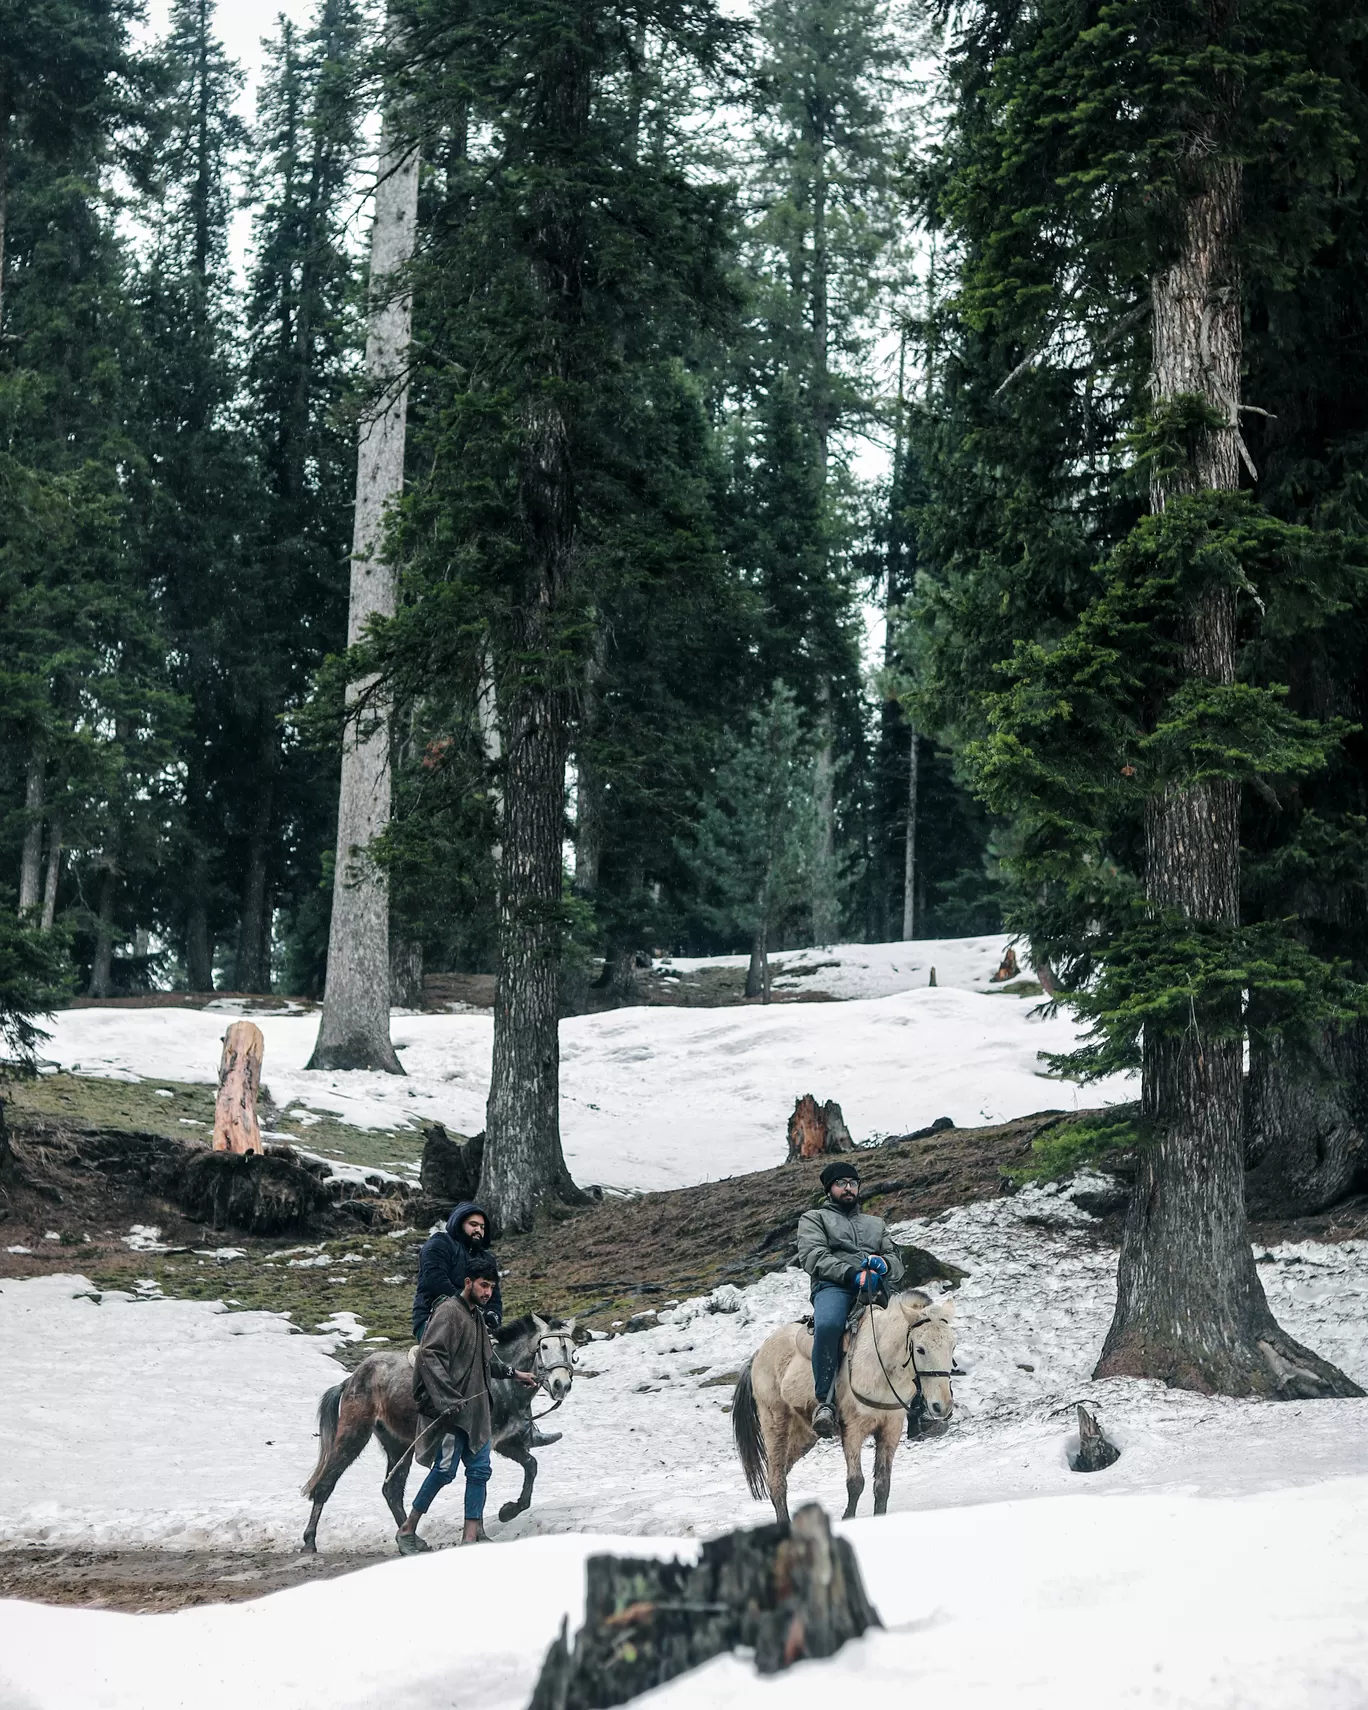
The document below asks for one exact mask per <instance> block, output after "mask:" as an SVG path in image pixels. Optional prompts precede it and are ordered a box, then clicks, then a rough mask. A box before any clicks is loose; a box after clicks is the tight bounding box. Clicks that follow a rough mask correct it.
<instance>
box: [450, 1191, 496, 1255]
mask: <svg viewBox="0 0 1368 1710" xmlns="http://www.w3.org/2000/svg"><path fill="white" fill-rule="evenodd" d="M472 1211H478V1212H479V1214H480V1216H481V1217H483V1218H484V1220H485V1238H484V1240H483V1241H480V1242H477V1243H476V1245H477V1246H478V1247H480V1248H481V1249H483V1248H485V1247H487V1246H488V1245H489V1213H488V1212H487V1211H486V1210H485V1208H484V1207H483V1206H482V1205H477V1204H476V1202H475V1201H474V1200H473V1199H463V1200H462V1201H461V1203H460V1204H459V1205H458V1206H456V1207H454V1209H453V1210H452V1213H451V1216H450V1217H448V1218H447V1234H448V1235H450V1237H451V1238H452V1240H453V1241H460V1242H461V1244H462V1245H463V1246H464V1245H467V1243H466V1240H465V1237H464V1236H463V1235H462V1233H461V1224H462V1223H463V1222H464V1221H465V1219H466V1218H467V1217H469V1216H470V1214H471V1212H472Z"/></svg>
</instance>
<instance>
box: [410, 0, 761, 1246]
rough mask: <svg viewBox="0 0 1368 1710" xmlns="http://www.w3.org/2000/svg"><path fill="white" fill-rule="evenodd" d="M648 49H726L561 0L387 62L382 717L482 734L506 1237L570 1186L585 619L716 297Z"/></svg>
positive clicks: (473, 15)
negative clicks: (395, 358)
mask: <svg viewBox="0 0 1368 1710" xmlns="http://www.w3.org/2000/svg"><path fill="white" fill-rule="evenodd" d="M642 32H644V34H645V36H646V37H647V38H648V39H651V40H654V42H655V43H656V46H657V50H658V52H659V55H660V58H661V59H662V60H664V61H668V60H670V59H671V58H674V59H676V60H678V59H680V58H681V57H682V58H687V59H691V60H693V61H695V62H697V61H698V60H700V59H702V60H706V59H707V58H709V57H710V56H711V55H712V54H713V52H714V50H715V46H716V42H717V40H718V38H719V36H720V34H721V33H722V32H721V31H720V29H719V26H718V24H717V21H716V19H715V17H714V15H713V13H712V11H711V8H710V6H708V5H706V4H699V5H694V4H692V3H685V4H678V5H677V4H675V3H674V0H667V3H663V4H660V5H652V6H648V7H647V8H646V9H645V10H644V11H643V10H642V9H641V8H633V9H631V10H630V11H624V10H620V9H617V8H616V7H615V6H614V5H611V4H583V3H581V0H566V3H564V4H556V5H552V6H551V7H550V8H543V9H542V10H541V11H540V12H537V13H535V14H521V13H520V14H516V15H514V16H512V17H510V16H509V15H507V14H500V16H499V22H498V27H497V28H495V27H494V25H493V20H492V19H491V18H488V17H486V16H485V15H484V14H483V13H482V12H481V11H480V9H479V7H476V8H474V9H473V10H472V11H470V12H469V13H468V14H466V15H464V16H463V17H462V18H460V19H456V20H453V18H452V17H451V15H450V13H449V11H448V9H446V8H440V7H433V8H431V9H430V10H428V9H420V10H419V12H418V15H417V16H416V17H415V18H414V20H413V21H412V24H411V26H410V34H409V38H408V40H409V46H408V48H407V50H406V52H407V54H408V56H409V57H408V63H409V65H410V66H411V67H412V71H411V74H410V75H411V79H412V98H413V100H414V103H415V107H416V109H417V110H418V111H420V112H423V113H425V114H426V115H427V119H428V124H429V128H430V130H431V131H432V132H433V133H434V134H433V135H432V137H431V142H430V144H429V145H427V147H428V151H429V152H430V157H431V158H433V159H434V160H439V161H442V162H443V163H444V165H443V170H444V174H445V180H446V183H445V190H446V194H445V197H444V200H443V205H442V207H441V209H440V210H439V211H438V213H437V215H436V221H437V223H436V226H435V229H434V231H433V235H432V239H431V243H430V245H429V247H428V253H427V265H426V266H425V267H424V269H423V270H422V272H421V273H420V275H419V280H418V291H419V298H418V302H417V304H416V306H415V316H416V319H417V321H418V323H419V324H420V325H421V326H422V328H423V342H424V344H425V345H428V346H429V347H431V348H432V349H433V350H434V351H435V353H436V360H434V361H433V363H432V367H431V368H430V370H429V372H428V373H427V374H425V375H424V376H423V378H422V381H421V382H416V383H415V394H414V418H413V419H414V431H415V433H417V432H418V431H420V429H419V424H420V421H421V432H422V434H423V436H424V446H423V453H422V455H423V458H424V461H425V463H426V464H427V466H428V468H429V469H430V470H431V473H430V475H428V476H425V478H424V480H423V481H422V482H421V483H420V484H417V485H415V489H414V491H413V493H412V495H411V498H410V500H409V501H408V503H407V506H406V509H407V511H408V513H409V519H410V523H409V528H410V533H409V537H408V538H409V539H410V540H411V543H412V545H411V550H412V552H413V558H414V568H413V571H412V573H411V576H410V581H409V597H410V599H411V601H412V604H411V605H409V606H408V607H406V608H404V609H401V612H400V614H399V616H398V618H397V619H396V622H395V624H394V626H392V628H391V630H390V631H389V634H388V637H387V638H386V639H385V640H384V641H383V643H382V646H381V649H380V651H379V655H378V657H379V659H380V662H382V663H383V662H384V661H385V659H386V658H387V659H388V661H389V670H390V672H391V675H392V678H393V681H394V685H395V688H396V692H397V693H398V694H399V696H400V698H406V697H407V696H408V695H414V696H417V695H419V694H421V693H423V692H425V691H426V689H427V686H428V685H429V684H431V683H432V682H434V681H437V682H438V683H440V684H441V686H442V687H443V689H444V690H450V689H454V688H455V687H456V685H457V684H460V685H463V687H464V692H465V694H466V696H467V697H468V700H467V704H468V705H470V706H472V707H473V706H474V705H475V704H476V702H477V700H479V701H481V702H483V704H484V705H485V706H486V708H488V709H489V710H490V711H491V712H492V713H493V714H494V716H495V717H496V718H497V733H498V739H499V740H498V744H497V750H498V759H497V771H496V779H495V781H496V784H497V790H498V797H499V823H498V833H497V834H498V842H499V848H500V861H499V868H498V907H499V932H498V940H499V943H498V992H499V995H498V1000H497V1003H496V1007H495V1016H494V1026H495V1031H494V1053H493V1075H492V1082H491V1090H490V1098H489V1110H488V1138H487V1142H486V1146H485V1153H484V1166H483V1178H482V1181H481V1189H480V1192H481V1198H482V1199H484V1200H486V1201H487V1202H488V1203H489V1204H490V1206H491V1209H492V1210H493V1211H494V1213H495V1215H496V1217H497V1218H498V1219H499V1220H500V1221H501V1222H502V1223H503V1224H504V1225H505V1226H506V1227H514V1228H517V1227H525V1226H527V1224H529V1223H530V1222H531V1220H532V1218H533V1217H534V1215H535V1213H536V1210H537V1207H538V1206H539V1205H540V1204H541V1203H542V1202H543V1201H544V1200H546V1199H548V1198H554V1197H557V1196H560V1197H573V1196H574V1194H575V1192H576V1190H575V1188H574V1186H573V1183H572V1182H571V1181H570V1178H569V1175H568V1172H567V1171H566V1169H565V1165H564V1161H563V1157H562V1153H561V1146H560V1138H559V1116H558V1085H559V1073H558V1037H557V1022H558V1011H559V1004H560V963H561V950H562V943H563V939H564V935H565V931H566V915H565V904H564V897H563V874H562V846H563V841H564V833H565V777H566V763H567V758H568V755H569V752H570V749H571V746H572V743H573V741H574V737H575V732H576V714H577V711H578V699H579V689H580V685H581V684H582V683H583V681H584V670H585V662H586V652H587V651H588V649H589V648H590V646H591V638H592V634H593V628H594V624H593V612H594V610H595V609H596V607H597V606H598V605H599V603H600V599H601V596H602V594H603V591H604V590H605V589H606V588H609V587H611V586H612V585H613V584H614V583H615V582H616V580H617V578H618V577H619V576H621V575H623V574H624V573H625V572H626V571H627V570H628V568H629V561H625V550H624V549H625V548H626V547H628V546H629V544H630V543H631V541H632V540H633V538H634V535H635V529H636V521H637V519H638V518H640V517H642V516H643V515H651V514H652V513H653V512H655V511H656V507H657V505H658V503H659V500H658V498H657V495H656V494H655V493H654V491H653V489H652V484H651V482H650V479H649V475H648V471H649V467H650V465H649V462H648V457H649V451H650V448H651V446H652V444H653V443H654V441H655V440H656V438H657V430H656V428H655V426H654V423H653V417H654V411H655V405H656V403H657V400H658V398H659V397H660V393H659V391H658V390H657V388H656V386H655V385H654V383H653V382H654V380H655V377H656V376H657V375H658V374H661V373H662V372H668V369H669V365H670V362H671V360H672V358H673V357H674V355H675V353H676V352H679V351H681V350H682V349H684V348H687V346H688V345H689V344H690V342H691V341H692V340H693V338H694V337H695V336H696V332H697V328H698V326H699V324H700V322H706V321H707V320H708V319H709V318H711V317H712V316H713V315H714V314H715V313H716V312H717V311H718V306H719V305H726V304H728V303H729V300H730V299H729V293H728V291H727V288H726V283H725V278H724V275H723V271H722V268H721V266H720V264H719V260H720V254H721V249H722V243H723V240H724V236H725V234H724V231H723V229H722V222H721V219H720V198H719V197H718V196H717V194H716V193H715V192H714V191H712V190H711V189H710V188H706V187H703V186H700V185H698V184H696V183H694V182H691V180H690V178H689V177H688V175H687V174H686V172H685V171H684V170H682V160H683V157H684V153H685V147H684V145H683V143H682V142H681V140H680V136H679V131H678V129H677V128H676V126H675V124H674V122H673V119H672V115H671V113H670V111H669V109H668V107H667V106H666V105H665V103H664V102H661V103H660V104H659V105H658V106H657V105H655V103H654V102H653V100H652V91H651V90H650V88H649V86H648V87H646V88H645V89H643V82H644V81H648V80H644V79H643V78H642V77H641V76H640V75H634V73H636V72H637V70H638V67H639V64H640V61H639V42H640V36H641V34H642ZM438 133H440V134H438ZM645 137H651V138H652V139H653V145H654V146H653V147H652V149H651V150H649V151H647V150H645V149H643V148H640V147H639V146H638V145H639V144H640V143H641V140H642V139H643V138H645ZM467 138H474V139H475V142H476V145H477V147H476V151H475V158H469V159H468V158H467V155H466V151H465V147H464V146H463V145H464V144H465V141H466V139H467ZM657 514H658V513H657ZM662 520H663V519H662Z"/></svg>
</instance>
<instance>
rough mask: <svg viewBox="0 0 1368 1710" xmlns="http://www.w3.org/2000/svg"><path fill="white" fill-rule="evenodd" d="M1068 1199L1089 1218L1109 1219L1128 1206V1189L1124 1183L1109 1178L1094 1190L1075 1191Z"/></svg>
mask: <svg viewBox="0 0 1368 1710" xmlns="http://www.w3.org/2000/svg"><path fill="white" fill-rule="evenodd" d="M1069 1198H1070V1199H1071V1200H1072V1201H1073V1202H1074V1204H1075V1205H1076V1206H1077V1207H1078V1209H1079V1210H1080V1211H1086V1212H1087V1213H1088V1215H1089V1217H1111V1216H1112V1215H1113V1213H1115V1212H1118V1211H1124V1210H1125V1209H1126V1207H1127V1206H1128V1205H1129V1204H1130V1188H1129V1187H1128V1186H1127V1185H1126V1183H1125V1182H1121V1181H1117V1179H1116V1177H1115V1176H1112V1177H1110V1178H1109V1179H1108V1180H1107V1181H1105V1182H1104V1183H1103V1184H1102V1185H1100V1186H1098V1187H1095V1188H1085V1189H1083V1190H1081V1191H1079V1190H1078V1189H1075V1190H1074V1191H1073V1192H1072V1193H1070V1195H1069Z"/></svg>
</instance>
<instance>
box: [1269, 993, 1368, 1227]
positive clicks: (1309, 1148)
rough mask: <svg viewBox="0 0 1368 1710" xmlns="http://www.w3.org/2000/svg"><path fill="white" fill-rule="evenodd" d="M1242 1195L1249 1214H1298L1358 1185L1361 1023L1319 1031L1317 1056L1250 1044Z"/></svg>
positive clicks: (1367, 1121) (1364, 1103)
mask: <svg viewBox="0 0 1368 1710" xmlns="http://www.w3.org/2000/svg"><path fill="white" fill-rule="evenodd" d="M1245 1165H1246V1171H1247V1173H1246V1175H1245V1200H1246V1203H1247V1205H1248V1208H1249V1214H1250V1216H1251V1217H1279V1218H1281V1217H1306V1216H1311V1215H1313V1214H1314V1213H1315V1212H1318V1211H1324V1210H1326V1209H1327V1208H1328V1207H1330V1206H1332V1205H1334V1204H1335V1203H1336V1201H1338V1200H1341V1199H1343V1198H1344V1196H1345V1195H1346V1194H1348V1193H1350V1192H1352V1191H1354V1189H1355V1188H1357V1187H1359V1186H1361V1184H1362V1183H1363V1180H1364V1176H1365V1172H1366V1171H1368V1026H1365V1025H1364V1023H1362V1022H1356V1023H1355V1024H1354V1025H1353V1026H1350V1027H1346V1028H1344V1029H1343V1030H1335V1031H1327V1032H1326V1033H1325V1034H1324V1035H1323V1036H1322V1039H1321V1042H1320V1050H1319V1052H1318V1054H1317V1060H1316V1061H1315V1062H1313V1063H1306V1062H1303V1061H1301V1060H1289V1059H1288V1056H1287V1054H1286V1052H1285V1051H1284V1050H1283V1048H1282V1047H1281V1046H1279V1045H1277V1044H1276V1043H1259V1044H1256V1045H1255V1046H1254V1047H1253V1048H1252V1049H1251V1051H1250V1060H1249V1075H1248V1077H1247V1079H1246V1081H1245Z"/></svg>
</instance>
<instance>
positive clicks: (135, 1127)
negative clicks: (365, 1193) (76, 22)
mask: <svg viewBox="0 0 1368 1710" xmlns="http://www.w3.org/2000/svg"><path fill="white" fill-rule="evenodd" d="M215 1090H216V1089H215V1088H214V1087H213V1086H210V1085H208V1084H206V1083H204V1082H196V1081H158V1080H142V1081H115V1080H105V1079H102V1078H100V1077H98V1076H95V1075H73V1074H67V1073H61V1074H56V1075H37V1076H35V1077H34V1078H33V1079H31V1080H25V1081H15V1082H13V1083H12V1084H11V1085H10V1087H9V1088H7V1089H6V1095H5V1096H6V1101H7V1103H8V1104H9V1105H10V1106H11V1109H12V1111H13V1113H14V1115H15V1116H17V1117H18V1118H19V1119H20V1121H21V1122H22V1118H23V1117H24V1116H25V1115H30V1116H33V1117H37V1118H41V1119H45V1120H48V1121H56V1122H63V1123H69V1124H71V1126H73V1127H75V1128H112V1129H121V1130H124V1131H125V1132H128V1131H134V1132H137V1133H143V1134H163V1135H165V1136H167V1137H168V1138H171V1139H177V1140H204V1141H207V1140H208V1139H209V1138H210V1136H211V1135H212V1133H213V1131H214V1097H215ZM266 1090H267V1091H269V1090H270V1083H269V1081H268V1082H267V1088H266ZM167 1094H170V1095H171V1096H170V1097H167V1096H166V1095H167ZM258 1115H259V1116H260V1119H261V1126H262V1129H263V1130H264V1131H267V1132H269V1133H271V1134H276V1135H283V1136H284V1137H285V1139H286V1140H288V1141H289V1143H290V1144H291V1145H296V1146H299V1147H300V1148H301V1149H302V1150H303V1151H306V1152H316V1153H317V1154H318V1156H319V1157H321V1158H331V1159H335V1160H336V1161H337V1162H338V1163H346V1164H359V1165H361V1166H362V1167H363V1168H364V1169H382V1170H390V1171H392V1172H393V1173H394V1174H396V1175H408V1176H415V1177H416V1175H417V1170H418V1165H419V1163H420V1161H421V1159H422V1155H423V1134H422V1130H421V1129H418V1128H395V1129H389V1128H354V1127H353V1126H352V1125H351V1124H350V1123H347V1122H340V1121H339V1120H338V1119H337V1117H335V1116H331V1115H329V1114H327V1113H326V1112H322V1111H318V1112H311V1111H308V1110H305V1109H301V1107H300V1106H299V1105H297V1104H292V1105H291V1106H290V1107H289V1108H288V1109H287V1110H280V1109H278V1108H277V1107H276V1106H275V1105H274V1104H267V1103H263V1104H262V1106H261V1108H260V1110H259V1111H258ZM268 1144H269V1142H268Z"/></svg>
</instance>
